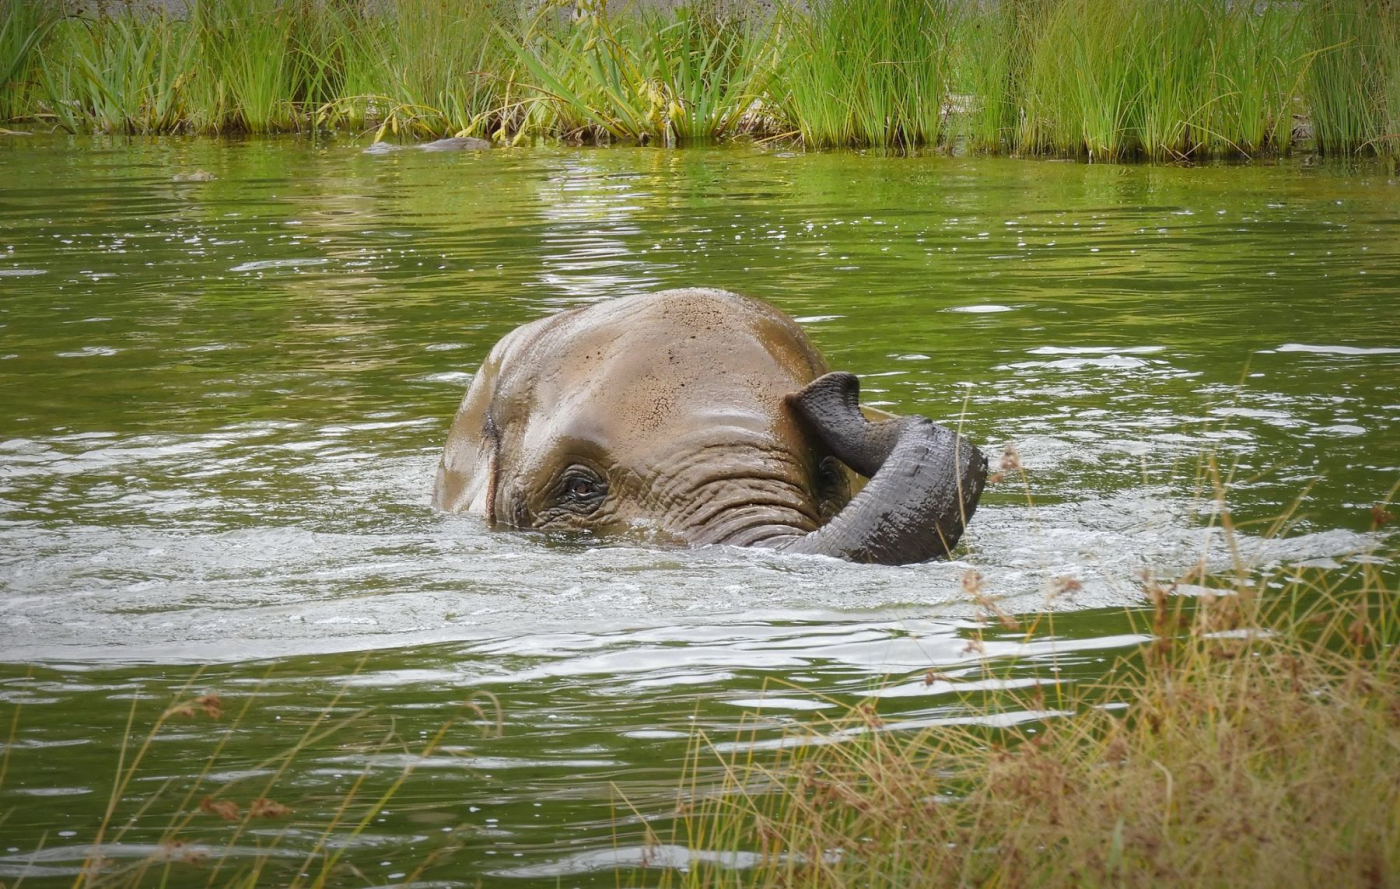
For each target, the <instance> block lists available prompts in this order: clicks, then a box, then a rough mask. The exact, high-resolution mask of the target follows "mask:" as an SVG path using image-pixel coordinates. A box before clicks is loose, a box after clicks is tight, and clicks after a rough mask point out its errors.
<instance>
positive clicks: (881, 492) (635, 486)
mask: <svg viewBox="0 0 1400 889" xmlns="http://www.w3.org/2000/svg"><path fill="white" fill-rule="evenodd" d="M859 392H860V383H859V381H858V380H857V378H856V377H855V376H854V375H852V374H849V373H840V372H836V373H833V372H830V370H829V368H828V367H827V365H826V362H825V360H824V359H823V358H822V356H821V354H820V353H819V352H818V351H817V349H816V347H815V346H814V345H813V344H812V343H811V341H810V340H809V339H808V338H807V335H806V334H805V333H804V332H803V330H802V328H801V327H799V326H798V324H797V323H796V322H795V321H794V320H793V319H791V318H790V317H788V316H787V315H786V314H784V313H783V312H781V311H779V310H778V309H776V308H774V307H773V306H771V305H769V304H767V303H764V302H761V301H759V300H757V299H752V298H749V297H745V296H741V295H739V294H735V293H730V292H727V291H724V290H710V289H699V288H687V289H679V290H665V291H662V292H659V293H652V294H647V295H638V296H625V297H618V298H614V299H609V300H605V301H600V302H596V303H592V304H589V305H586V306H584V307H581V308H575V309H571V310H567V311H564V312H560V313H559V314H555V315H551V316H548V317H545V318H541V319H539V320H536V321H533V322H531V323H528V324H525V325H523V326H521V327H519V328H516V329H515V330H514V331H512V332H511V333H509V334H507V335H506V336H505V337H504V338H502V339H501V340H500V341H499V342H498V343H496V345H495V347H494V348H492V349H491V352H490V354H489V355H488V356H487V358H486V360H485V362H484V363H483V364H482V366H481V369H480V370H479V371H478V372H477V373H476V375H475V376H474V377H473V379H472V381H471V384H470V386H469V387H468V389H467V393H466V396H465V398H464V399H463V400H462V403H461V407H460V409H459V410H458V412H457V415H456V417H455V418H454V420H453V422H452V426H451V429H450V431H449V432H448V436H447V444H446V447H445V448H444V451H443V454H442V460H441V463H440V465H439V467H438V471H437V479H436V483H435V485H434V492H433V504H434V505H435V506H436V507H437V508H438V509H440V510H443V511H446V512H449V513H461V512H466V513H475V514H478V515H481V516H484V517H485V519H486V521H487V522H488V524H489V525H490V526H492V527H506V528H516V529H537V530H543V531H583V532H594V533H599V534H602V533H616V532H625V531H628V530H642V531H644V532H647V533H649V534H650V535H651V536H652V537H653V538H654V539H660V540H663V541H673V542H678V543H683V544H690V545H707V544H729V545H736V546H754V547H768V548H771V549H776V550H781V551H785V552H790V553H802V554H820V555H827V556H833V557H836V558H840V559H846V560H849V561H854V562H867V563H878V564H891V565H899V564H908V563H913V562H922V561H927V560H929V559H934V558H939V557H945V556H947V555H948V553H949V552H950V551H951V550H952V548H953V547H954V545H955V544H956V543H957V542H958V539H959V537H961V535H962V532H963V529H964V526H965V525H966V523H967V521H968V520H969V519H970V518H971V517H972V513H973V511H974V510H975V509H976V507H977V501H978V499H979V498H980V497H981V494H982V489H983V487H984V485H985V483H986V478H987V460H986V457H985V456H983V454H982V452H981V451H979V450H978V449H977V448H976V447H975V446H974V445H973V444H972V443H971V442H969V441H968V440H967V439H966V438H964V437H963V436H961V435H959V434H957V433H955V432H953V431H952V430H949V429H947V428H945V427H943V426H940V425H938V424H936V423H933V422H931V421H930V420H928V419H926V418H924V417H919V416H904V417H893V416H891V415H888V414H882V413H880V412H873V411H868V409H867V412H868V413H870V414H871V416H873V417H874V419H873V420H872V419H870V418H868V417H867V415H866V413H863V412H862V409H861V407H860V405H859ZM866 479H868V480H869V481H868V482H865V480H866ZM862 484H863V487H862ZM853 495H854V496H853Z"/></svg>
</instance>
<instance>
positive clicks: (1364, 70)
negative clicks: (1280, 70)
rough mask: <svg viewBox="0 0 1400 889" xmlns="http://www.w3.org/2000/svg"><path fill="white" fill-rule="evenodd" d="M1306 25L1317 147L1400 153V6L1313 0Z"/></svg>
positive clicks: (1374, 0) (1384, 1) (1381, 1)
mask: <svg viewBox="0 0 1400 889" xmlns="http://www.w3.org/2000/svg"><path fill="white" fill-rule="evenodd" d="M1306 25H1307V31H1308V37H1309V41H1308V42H1309V45H1310V46H1312V47H1314V48H1315V49H1314V52H1315V56H1316V57H1315V58H1314V59H1313V62H1312V65H1311V67H1310V68H1309V70H1308V77H1307V80H1306V88H1305V95H1306V97H1307V103H1308V107H1309V108H1310V109H1311V111H1312V123H1313V128H1314V132H1315V134H1316V139H1317V146H1318V149H1319V150H1320V151H1322V152H1323V153H1326V154H1349V153H1352V152H1355V151H1356V150H1358V148H1363V147H1366V148H1373V149H1375V150H1376V151H1378V152H1381V153H1384V154H1390V155H1400V9H1397V7H1396V6H1395V4H1394V3H1391V2H1388V0H1314V2H1313V3H1311V4H1309V6H1308V11H1307V17H1306Z"/></svg>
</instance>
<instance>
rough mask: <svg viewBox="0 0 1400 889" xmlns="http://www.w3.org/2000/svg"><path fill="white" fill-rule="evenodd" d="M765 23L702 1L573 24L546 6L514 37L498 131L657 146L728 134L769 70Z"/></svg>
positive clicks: (597, 14)
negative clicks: (508, 103) (506, 102)
mask: <svg viewBox="0 0 1400 889" xmlns="http://www.w3.org/2000/svg"><path fill="white" fill-rule="evenodd" d="M771 37H772V28H771V25H770V24H767V23H763V22H760V21H755V20H753V19H748V18H744V17H741V16H736V15H734V14H732V13H727V12H725V11H723V10H721V9H720V8H717V7H715V6H712V5H709V4H703V3H702V4H696V5H693V6H681V7H678V8H670V9H667V8H645V7H644V8H642V9H640V10H639V11H637V12H636V13H634V14H630V15H625V16H617V17H613V16H609V15H606V14H604V13H603V12H601V11H599V10H592V11H585V12H583V13H582V14H580V15H578V16H577V17H576V18H574V19H573V20H571V21H570V20H565V19H562V18H561V17H560V16H558V15H557V14H554V13H553V11H552V10H549V9H548V8H546V9H545V10H544V11H543V12H542V13H540V14H538V15H537V16H536V17H535V18H534V19H533V21H532V22H531V23H530V24H529V27H528V28H527V29H526V30H525V33H524V34H523V35H522V36H521V38H520V39H518V40H517V39H513V38H512V37H511V36H510V35H509V34H505V39H506V41H507V43H508V44H509V45H510V46H511V48H512V50H513V51H514V53H515V57H516V60H517V62H518V71H517V75H516V77H515V78H514V85H515V88H516V94H517V95H518V96H519V97H520V98H519V102H518V104H517V105H515V106H513V107H514V108H515V109H518V113H517V114H515V115H504V116H503V121H502V124H503V126H504V127H506V128H508V129H511V130H514V131H515V132H517V133H521V134H524V135H529V136H539V135H555V136H561V137H564V138H571V139H578V138H592V139H600V138H602V139H630V140H637V141H644V142H655V143H659V144H668V145H670V144H677V143H682V142H693V141H706V140H711V139H717V138H723V137H726V136H732V135H734V134H736V133H737V132H739V131H740V129H741V128H742V127H743V125H744V121H745V117H746V115H748V114H749V112H750V110H751V109H752V108H753V107H754V104H755V102H757V101H758V100H760V98H761V96H762V95H763V91H764V88H765V86H766V85H767V84H768V82H769V81H770V79H771V77H772V73H773V70H774V68H775V65H776V58H775V54H774V48H773V43H772V42H771Z"/></svg>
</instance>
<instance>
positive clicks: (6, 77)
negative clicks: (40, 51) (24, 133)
mask: <svg viewBox="0 0 1400 889" xmlns="http://www.w3.org/2000/svg"><path fill="white" fill-rule="evenodd" d="M57 20H58V15H57V13H56V12H55V11H54V8H53V7H52V6H50V5H48V4H45V3H39V2H35V0H0V123H3V122H7V121H10V120H13V119H15V118H18V117H21V116H23V115H24V114H25V113H26V112H27V111H28V110H29V109H30V108H31V107H33V104H34V99H33V95H34V93H35V92H36V90H37V87H38V83H37V81H36V79H35V74H36V72H35V62H36V53H35V49H36V48H37V47H38V46H39V44H40V43H42V42H43V40H44V38H45V36H46V35H47V34H48V31H49V29H50V28H52V27H53V25H54V23H55V22H56V21H57Z"/></svg>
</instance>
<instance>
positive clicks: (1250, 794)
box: [675, 510, 1400, 886]
mask: <svg viewBox="0 0 1400 889" xmlns="http://www.w3.org/2000/svg"><path fill="white" fill-rule="evenodd" d="M1384 517H1385V516H1384V510H1378V511H1377V522H1378V523H1379V522H1381V521H1383V520H1384ZM1388 564H1389V559H1388V558H1378V557H1377V556H1376V554H1372V556H1371V557H1370V558H1362V559H1360V560H1358V561H1357V562H1355V563H1353V564H1352V565H1351V566H1350V567H1349V568H1345V569H1334V570H1331V571H1326V570H1320V569H1306V570H1304V569H1295V570H1291V571H1286V572H1283V573H1275V574H1271V575H1267V576H1258V575H1256V576H1253V577H1251V576H1250V575H1248V574H1247V573H1245V572H1241V573H1238V574H1236V575H1233V576H1231V577H1230V578H1228V579H1226V580H1216V581H1214V583H1215V584H1216V585H1217V586H1218V591H1217V592H1216V593H1213V594H1208V595H1204V596H1194V597H1187V596H1182V595H1178V594H1177V592H1178V591H1177V588H1176V586H1175V585H1174V584H1166V585H1164V584H1159V583H1155V582H1150V581H1145V582H1144V591H1145V595H1146V597H1147V599H1148V602H1149V607H1148V608H1146V609H1144V611H1143V612H1142V613H1143V616H1144V620H1145V622H1146V623H1148V624H1150V627H1147V626H1144V627H1143V628H1142V629H1144V630H1150V633H1151V636H1152V638H1153V641H1152V642H1150V643H1148V644H1145V645H1143V646H1141V647H1140V648H1138V649H1136V650H1134V651H1133V652H1131V653H1130V654H1128V655H1126V656H1124V657H1123V658H1122V659H1121V660H1120V661H1119V662H1118V663H1117V665H1116V666H1115V667H1114V668H1113V670H1111V671H1110V672H1109V673H1108V674H1107V676H1106V677H1105V678H1103V679H1101V680H1099V681H1095V682H1092V683H1088V684H1084V685H1073V684H1068V683H1059V684H1055V683H1054V680H1053V678H1048V679H1047V680H1046V683H1045V684H1042V685H1038V686H1036V687H1034V688H1033V689H1032V690H1031V691H1029V692H1027V691H1025V690H1024V689H1023V690H1020V691H1010V692H1001V693H998V694H995V695H993V694H988V693H985V692H977V693H973V694H969V695H967V696H965V697H964V698H963V699H962V702H961V703H962V704H963V705H964V707H965V708H966V710H967V711H968V713H969V714H970V715H971V716H973V717H974V720H975V719H976V718H977V717H978V716H981V717H983V718H982V719H981V720H980V721H974V722H971V723H964V724H949V725H940V726H938V727H935V728H931V729H925V730H922V731H918V732H908V731H890V730H886V729H885V728H884V727H883V725H882V723H881V721H880V717H879V715H878V712H877V710H876V707H875V705H874V704H873V703H867V704H863V705H861V706H859V707H857V708H855V709H854V710H853V711H852V712H850V713H849V714H848V715H847V716H846V717H845V718H844V719H842V720H839V721H836V722H832V723H828V724H825V725H820V726H815V727H808V728H805V729H801V730H796V731H795V733H794V737H793V738H792V739H791V740H792V741H793V743H792V744H789V745H786V746H784V747H782V748H780V749H779V750H778V751H777V752H776V753H774V754H773V755H772V756H771V757H769V758H768V759H767V760H764V758H763V754H759V753H755V752H754V751H753V750H752V749H751V748H747V749H745V748H744V746H743V745H739V752H725V753H722V754H721V753H715V752H714V750H715V748H714V747H713V746H712V745H711V744H710V741H709V739H708V738H704V737H698V738H697V741H698V743H697V744H696V749H695V751H694V757H695V763H694V765H695V773H696V774H700V773H701V772H704V771H707V770H708V769H709V768H711V764H712V763H713V761H714V760H715V759H716V758H718V759H719V760H720V762H721V763H722V765H723V768H724V769H725V771H726V779H725V781H724V786H723V788H722V791H721V792H719V793H717V794H715V793H711V794H704V793H700V792H696V793H694V794H693V795H692V793H687V794H685V795H684V796H683V802H682V807H681V808H682V812H681V815H682V817H681V818H680V819H679V824H680V827H679V828H678V830H679V832H680V834H681V835H680V836H678V837H677V838H676V839H675V842H678V843H681V844H683V845H686V846H689V847H690V848H692V849H697V848H699V849H724V850H737V849H746V850H753V851H757V852H760V853H761V854H762V861H761V864H759V865H758V866H757V867H756V868H755V869H752V870H724V869H720V868H716V867H713V866H705V865H701V866H698V867H697V868H695V869H694V870H692V872H691V873H689V874H688V875H685V876H683V877H676V878H675V879H676V880H679V881H683V882H684V883H685V884H686V885H703V886H719V885H778V886H788V885H800V886H846V885H852V886H855V885H859V886H914V885H953V884H957V885H989V886H1039V885H1050V886H1060V885H1114V886H1139V885H1143V886H1145V885H1162V884H1167V885H1211V886H1225V885H1229V886H1239V885H1250V886H1266V885H1267V886H1323V885H1330V886H1393V885H1400V778H1397V776H1400V683H1398V682H1397V678H1398V674H1400V669H1397V668H1400V661H1397V658H1400V620H1397V617H1398V616H1397V611H1396V599H1395V592H1394V590H1393V589H1392V588H1391V587H1390V586H1389V585H1388V583H1387V581H1386V579H1385V576H1384V574H1383V572H1384V571H1385V570H1386V566H1387V565H1388ZM1190 579H1191V580H1194V581H1196V583H1197V584H1199V583H1200V582H1201V579H1200V578H1199V577H1193V578H1190ZM1195 588H1196V589H1199V587H1198V586H1197V587H1195ZM999 622H1002V616H1001V615H999V614H997V613H995V612H993V613H990V614H989V615H988V623H989V624H991V623H999ZM1018 710H1019V711H1038V712H1040V713H1043V714H1045V716H1044V717H1043V718H1042V719H1038V720H1032V721H1027V722H1022V723H1020V724H1018V725H1015V726H1012V727H1009V728H1007V727H1001V728H998V727H994V723H995V719H994V716H995V714H997V713H1005V712H1008V711H1018ZM728 749H729V750H733V749H735V748H728ZM689 790H690V791H698V790H699V786H698V784H692V786H691V788H689Z"/></svg>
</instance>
